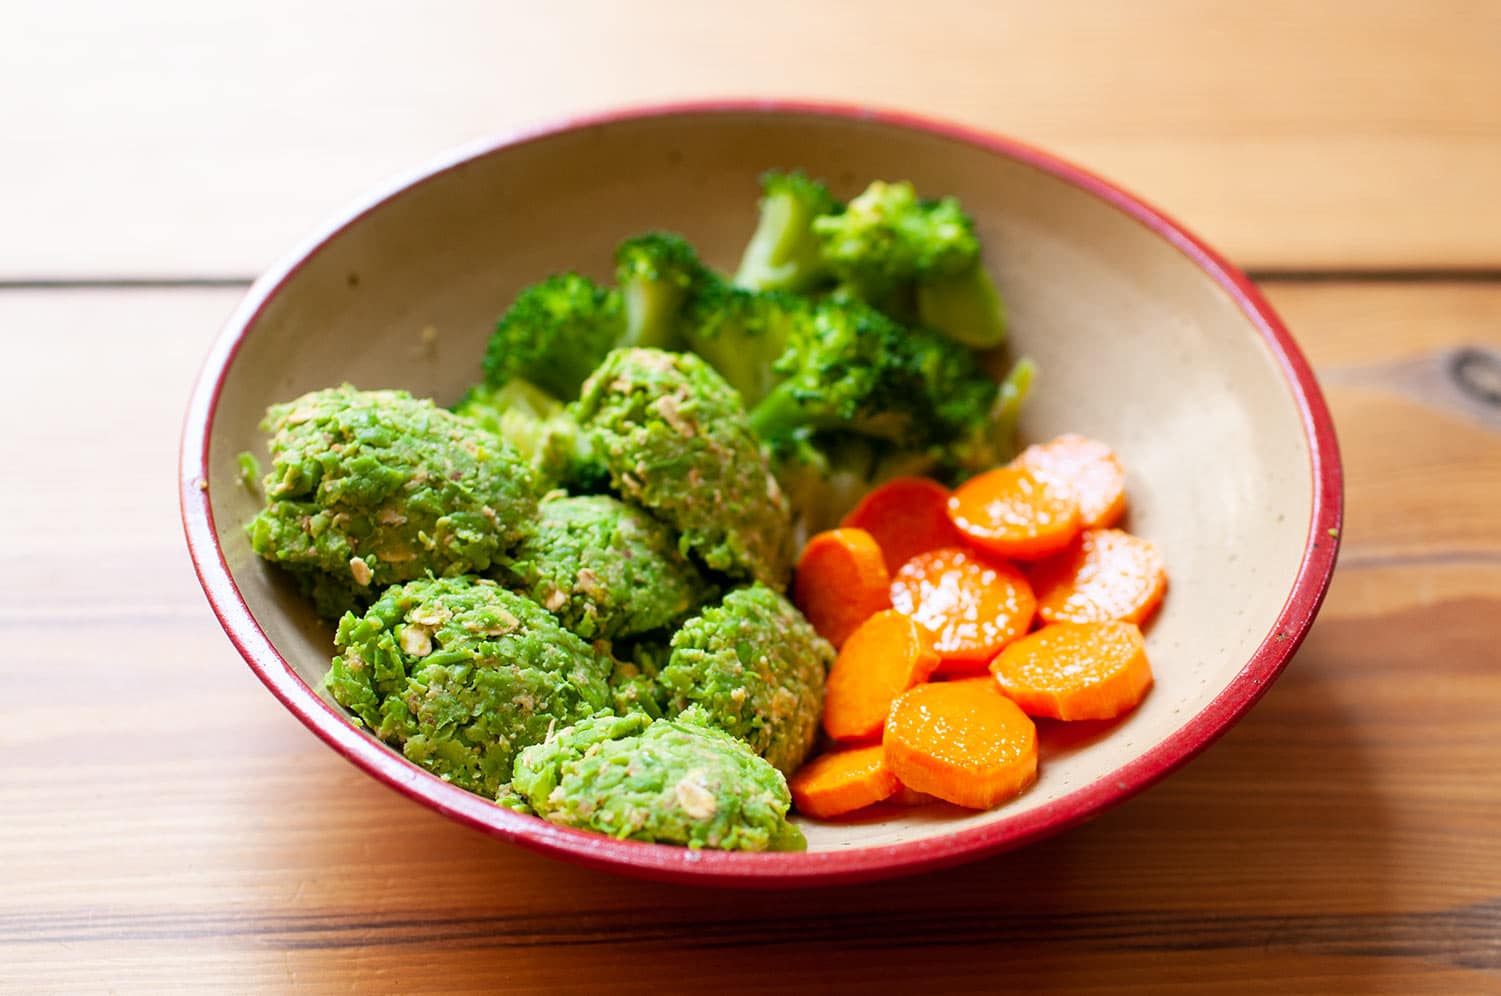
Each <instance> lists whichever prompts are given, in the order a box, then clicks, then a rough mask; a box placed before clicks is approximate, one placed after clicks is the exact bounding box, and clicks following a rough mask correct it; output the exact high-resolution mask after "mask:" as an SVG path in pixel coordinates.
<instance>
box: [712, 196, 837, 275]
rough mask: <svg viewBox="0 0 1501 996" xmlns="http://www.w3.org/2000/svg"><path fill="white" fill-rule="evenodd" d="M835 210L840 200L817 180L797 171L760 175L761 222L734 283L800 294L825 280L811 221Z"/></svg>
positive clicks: (825, 270) (826, 268)
mask: <svg viewBox="0 0 1501 996" xmlns="http://www.w3.org/2000/svg"><path fill="white" fill-rule="evenodd" d="M837 210H839V202H838V201H836V200H835V199H834V195H833V194H831V193H829V188H828V187H826V186H824V185H823V184H822V183H819V182H818V181H817V180H811V179H809V178H808V177H807V176H805V175H804V174H802V173H800V172H797V171H793V172H791V173H781V172H777V171H775V170H773V171H771V172H768V173H764V174H762V176H761V214H760V220H759V222H758V223H757V224H756V231H755V234H753V235H752V236H751V240H750V242H749V243H748V244H747V245H746V247H745V254H744V256H742V257H741V259H740V269H739V270H738V271H736V273H735V283H736V284H737V285H738V286H741V287H747V288H749V289H751V290H784V291H804V290H808V289H809V288H812V287H815V286H817V285H818V284H819V283H821V282H822V281H824V280H825V279H827V278H828V276H829V269H828V266H827V264H826V263H825V262H824V259H823V256H822V254H821V253H820V251H819V244H818V237H817V236H816V235H815V234H814V232H813V219H815V218H817V217H818V216H819V215H824V214H833V213H834V212H835V211H837Z"/></svg>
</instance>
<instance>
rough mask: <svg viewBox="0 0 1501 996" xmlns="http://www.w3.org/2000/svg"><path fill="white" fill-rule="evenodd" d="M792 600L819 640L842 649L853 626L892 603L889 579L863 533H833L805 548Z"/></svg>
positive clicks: (817, 537) (871, 542) (877, 552)
mask: <svg viewBox="0 0 1501 996" xmlns="http://www.w3.org/2000/svg"><path fill="white" fill-rule="evenodd" d="M792 601H793V604H795V605H796V606H797V607H798V608H799V609H801V610H802V612H803V615H805V616H807V617H808V621H809V622H810V623H812V624H813V628H814V629H816V630H818V633H819V635H820V636H822V637H823V638H824V639H826V640H828V641H829V642H830V643H832V644H833V645H834V646H836V647H838V646H841V645H842V644H843V643H844V641H845V640H846V639H847V638H848V637H849V635H850V634H851V633H852V632H854V630H855V627H856V626H859V625H860V624H861V623H863V622H864V621H865V620H867V619H869V618H870V617H871V615H873V614H874V613H877V612H880V611H881V610H882V609H884V608H888V607H889V606H890V605H891V575H890V574H888V573H887V571H886V561H885V559H884V558H883V557H882V556H881V548H880V547H879V546H877V545H876V541H875V540H874V539H873V538H872V537H871V535H870V533H867V532H866V531H865V530H863V529H830V530H828V531H827V532H822V533H818V534H817V535H815V536H814V537H813V538H812V539H810V540H808V545H807V546H805V547H803V555H802V557H801V558H800V559H799V560H798V562H797V575H796V577H795V578H794V580H793V588H792Z"/></svg>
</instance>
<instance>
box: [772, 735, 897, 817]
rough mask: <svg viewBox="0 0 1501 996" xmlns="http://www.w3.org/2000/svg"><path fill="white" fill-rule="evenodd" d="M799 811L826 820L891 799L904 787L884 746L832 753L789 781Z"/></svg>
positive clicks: (814, 761) (807, 766) (875, 745)
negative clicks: (893, 772)
mask: <svg viewBox="0 0 1501 996" xmlns="http://www.w3.org/2000/svg"><path fill="white" fill-rule="evenodd" d="M787 787H788V788H790V789H791V790H792V802H793V805H795V806H797V808H798V811H799V812H802V813H805V814H807V815H808V816H814V817H817V818H819V819H826V818H827V817H830V816H842V815H843V814H845V813H851V812H854V811H855V810H857V809H864V808H865V807H866V806H872V805H874V804H876V803H878V802H881V801H882V800H884V799H889V798H891V797H892V796H893V795H895V794H896V792H897V790H898V789H900V788H901V787H902V783H901V782H899V781H897V779H896V775H894V774H892V773H891V768H890V766H889V765H888V764H887V763H886V752H885V750H884V749H883V748H882V747H881V745H880V744H871V745H870V746H868V747H850V748H847V749H845V750H836V751H830V752H829V753H827V754H823V755H820V756H819V757H815V758H814V759H813V760H811V761H809V762H808V763H807V764H805V765H803V766H802V767H801V768H799V769H797V774H795V775H793V776H792V777H791V778H789V779H788V780H787Z"/></svg>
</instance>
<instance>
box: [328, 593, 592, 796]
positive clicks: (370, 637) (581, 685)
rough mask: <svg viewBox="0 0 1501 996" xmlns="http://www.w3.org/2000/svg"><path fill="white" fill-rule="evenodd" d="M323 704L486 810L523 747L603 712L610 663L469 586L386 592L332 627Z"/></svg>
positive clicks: (528, 604)
mask: <svg viewBox="0 0 1501 996" xmlns="http://www.w3.org/2000/svg"><path fill="white" fill-rule="evenodd" d="M334 642H335V645H336V646H337V647H338V648H339V651H340V653H339V655H338V656H337V657H335V658H334V660H333V664H332V666H331V668H330V670H329V672H328V676H327V678H326V679H325V683H326V684H327V687H328V690H329V693H330V694H331V695H332V696H333V698H334V700H335V701H336V702H338V703H339V704H340V705H342V706H344V707H345V708H346V709H348V710H350V711H351V712H353V713H354V714H355V715H357V716H358V717H359V718H360V720H361V721H362V722H363V723H364V724H365V725H366V726H367V727H368V728H369V729H370V730H371V732H373V733H374V734H375V735H376V736H378V737H380V738H381V739H382V740H384V741H386V742H387V743H389V744H391V745H393V746H396V747H400V748H401V750H402V753H404V754H405V755H406V756H407V757H408V758H409V759H411V760H412V761H415V762H416V763H418V764H420V765H422V766H423V767H424V768H427V769H428V770H429V771H431V772H433V773H434V774H436V775H438V776H440V777H442V778H444V779H446V780H448V781H451V782H453V783H454V784H455V785H458V786H460V787H462V788H466V789H469V790H470V791H474V792H480V793H483V794H484V795H486V796H488V797H491V798H494V796H495V794H496V791H497V790H498V789H499V788H500V786H501V785H502V784H503V783H504V782H505V781H507V780H508V779H509V778H510V774H511V764H512V762H513V761H514V759H515V756H516V753H517V752H518V751H519V750H521V749H522V748H523V747H527V746H530V745H531V744H535V743H540V742H541V741H542V740H543V739H545V738H546V737H547V736H548V734H549V733H550V732H552V731H554V730H556V729H558V728H561V727H563V726H566V725H568V724H569V723H573V722H576V721H577V720H580V719H583V718H585V717H587V716H591V715H594V714H595V713H598V712H601V711H603V710H607V709H609V708H610V690H609V687H608V684H607V681H608V678H609V675H610V669H611V661H610V659H609V658H608V657H606V656H604V655H603V654H600V653H598V652H597V651H596V650H595V649H594V648H593V647H591V646H590V645H589V644H588V643H585V642H584V641H583V640H581V639H580V638H579V637H577V636H575V635H574V634H572V633H570V632H568V631H567V630H565V629H563V627H562V626H560V625H558V622H557V620H555V619H553V617H552V616H551V615H549V614H548V613H547V612H546V610H544V609H542V608H541V607H540V606H538V605H536V604H535V603H533V602H532V601H530V600H529V599H527V598H524V597H522V596H521V595H517V594H515V593H514V592H509V591H506V590H505V589H504V588H501V587H499V586H497V585H496V584H495V583H494V582H493V581H488V580H485V579H479V578H473V577H456V578H441V579H431V578H430V579H426V580H422V581H413V582H412V583H410V584H407V585H398V586H395V587H392V588H390V589H388V590H387V591H386V593H385V594H384V595H382V596H381V597H380V599H379V600H378V601H376V603H375V604H374V605H372V606H371V607H370V610H369V611H368V612H367V613H365V615H364V616H356V615H355V614H353V613H349V614H348V615H345V616H344V618H343V619H341V620H340V621H339V629H338V633H337V635H336V636H335V639H334Z"/></svg>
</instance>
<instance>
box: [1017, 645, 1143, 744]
mask: <svg viewBox="0 0 1501 996" xmlns="http://www.w3.org/2000/svg"><path fill="white" fill-rule="evenodd" d="M990 670H991V673H993V674H994V675H995V676H996V680H997V681H998V682H1000V686H1001V691H1003V692H1005V693H1006V697H1007V698H1009V699H1011V700H1012V701H1013V702H1015V703H1016V704H1017V705H1019V706H1021V708H1022V711H1023V712H1025V713H1026V714H1027V715H1029V716H1048V717H1050V718H1052V719H1070V720H1072V719H1114V718H1115V717H1117V716H1120V715H1122V714H1123V713H1127V712H1130V711H1131V710H1132V709H1134V708H1136V706H1137V703H1139V702H1141V699H1142V696H1144V695H1146V694H1147V689H1149V688H1151V687H1152V665H1151V664H1150V663H1148V661H1147V646H1146V643H1145V642H1143V640H1142V638H1141V630H1139V629H1137V628H1136V624H1135V623H1128V622H1099V623H1058V624H1056V625H1053V626H1044V627H1043V628H1042V629H1040V630H1038V631H1037V632H1035V633H1033V634H1031V635H1029V636H1024V637H1022V638H1021V639H1020V640H1017V641H1016V642H1015V643H1013V644H1011V646H1009V647H1007V648H1006V649H1005V650H1002V651H1001V652H1000V654H998V655H997V656H996V659H995V660H994V661H993V662H991V665H990Z"/></svg>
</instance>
